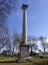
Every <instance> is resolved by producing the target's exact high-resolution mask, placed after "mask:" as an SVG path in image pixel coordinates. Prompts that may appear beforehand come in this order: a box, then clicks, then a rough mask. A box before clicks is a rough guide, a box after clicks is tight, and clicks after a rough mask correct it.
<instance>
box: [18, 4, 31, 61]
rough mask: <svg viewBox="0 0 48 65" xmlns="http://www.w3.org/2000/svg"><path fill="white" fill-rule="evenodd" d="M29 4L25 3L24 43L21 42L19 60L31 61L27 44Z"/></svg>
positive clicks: (23, 7)
mask: <svg viewBox="0 0 48 65" xmlns="http://www.w3.org/2000/svg"><path fill="white" fill-rule="evenodd" d="M27 7H28V5H25V4H23V6H22V9H23V30H22V44H20V56H19V59H18V60H17V62H29V61H30V59H29V45H28V44H27V11H26V9H27Z"/></svg>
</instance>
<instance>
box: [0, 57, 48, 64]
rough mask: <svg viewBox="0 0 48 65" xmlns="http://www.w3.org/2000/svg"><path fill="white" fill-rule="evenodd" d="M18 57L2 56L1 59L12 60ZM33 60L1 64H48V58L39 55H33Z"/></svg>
mask: <svg viewBox="0 0 48 65" xmlns="http://www.w3.org/2000/svg"><path fill="white" fill-rule="evenodd" d="M15 59H17V57H0V61H12V60H15ZM31 59H32V62H29V63H0V65H10V64H11V65H48V58H40V57H37V56H32V57H31Z"/></svg>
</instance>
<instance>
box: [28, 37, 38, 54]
mask: <svg viewBox="0 0 48 65" xmlns="http://www.w3.org/2000/svg"><path fill="white" fill-rule="evenodd" d="M36 42H37V37H35V36H28V43H29V45H30V47H31V54H32V52H33V50H38V46H37V44H36Z"/></svg>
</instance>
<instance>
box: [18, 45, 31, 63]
mask: <svg viewBox="0 0 48 65" xmlns="http://www.w3.org/2000/svg"><path fill="white" fill-rule="evenodd" d="M30 61H31V60H30V59H29V45H28V44H22V45H20V56H19V59H18V60H17V62H30Z"/></svg>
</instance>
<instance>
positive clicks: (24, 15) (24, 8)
mask: <svg viewBox="0 0 48 65" xmlns="http://www.w3.org/2000/svg"><path fill="white" fill-rule="evenodd" d="M27 7H28V5H23V6H22V9H23V29H22V43H23V44H27Z"/></svg>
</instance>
